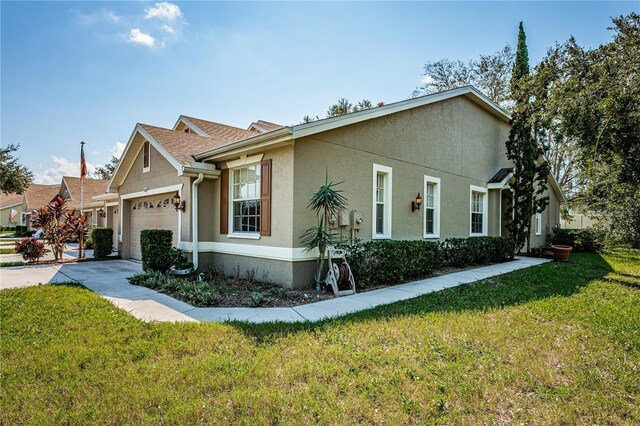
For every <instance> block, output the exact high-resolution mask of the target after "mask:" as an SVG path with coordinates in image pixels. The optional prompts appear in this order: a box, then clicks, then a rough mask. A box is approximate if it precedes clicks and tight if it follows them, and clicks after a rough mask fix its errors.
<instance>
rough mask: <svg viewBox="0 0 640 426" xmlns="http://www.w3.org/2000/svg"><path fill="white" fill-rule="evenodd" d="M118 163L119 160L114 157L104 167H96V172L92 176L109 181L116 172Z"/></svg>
mask: <svg viewBox="0 0 640 426" xmlns="http://www.w3.org/2000/svg"><path fill="white" fill-rule="evenodd" d="M119 162H120V159H119V158H118V157H116V156H115V155H114V156H112V157H111V161H110V162H108V163H107V164H105V165H104V166H98V167H96V170H95V171H94V172H93V174H94V175H95V177H96V178H98V179H106V180H109V179H111V177H112V176H113V173H114V172H115V171H116V168H117V167H118V163H119Z"/></svg>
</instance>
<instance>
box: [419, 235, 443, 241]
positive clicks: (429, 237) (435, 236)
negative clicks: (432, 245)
mask: <svg viewBox="0 0 640 426" xmlns="http://www.w3.org/2000/svg"><path fill="white" fill-rule="evenodd" d="M422 238H424V239H427V240H429V239H431V240H434V239H440V234H426V235H423V236H422Z"/></svg>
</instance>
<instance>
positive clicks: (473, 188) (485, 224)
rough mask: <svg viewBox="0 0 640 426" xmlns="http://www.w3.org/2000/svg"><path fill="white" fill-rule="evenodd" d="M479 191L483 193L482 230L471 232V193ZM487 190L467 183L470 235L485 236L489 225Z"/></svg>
mask: <svg viewBox="0 0 640 426" xmlns="http://www.w3.org/2000/svg"><path fill="white" fill-rule="evenodd" d="M474 192H479V193H481V194H484V196H483V197H482V232H471V229H472V220H471V218H472V217H473V193H474ZM488 195H489V191H488V190H487V188H483V187H481V186H475V185H469V236H470V237H486V236H487V235H488V229H487V228H488V226H489V214H488V213H489V196H488Z"/></svg>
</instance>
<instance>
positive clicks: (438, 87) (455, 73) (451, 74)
mask: <svg viewBox="0 0 640 426" xmlns="http://www.w3.org/2000/svg"><path fill="white" fill-rule="evenodd" d="M513 58H514V53H513V49H512V47H511V46H510V45H508V44H507V45H506V46H504V47H503V48H502V49H500V50H498V51H497V52H494V53H491V54H488V55H480V58H479V59H478V60H470V61H468V62H463V61H460V60H450V59H440V60H437V61H429V62H427V63H426V64H425V66H424V74H423V83H422V85H420V86H419V87H417V88H416V89H415V90H414V91H413V94H412V97H416V96H422V95H427V94H430V93H436V92H442V91H444V90H450V89H455V88H458V87H462V86H467V85H473V86H474V87H476V88H477V89H478V90H480V91H481V92H482V93H484V94H485V95H486V96H487V97H488V98H489V99H491V100H492V101H494V102H495V103H496V104H498V105H500V106H501V107H503V108H505V109H510V108H511V104H512V102H511V91H510V87H509V81H510V79H511V71H512V66H513Z"/></svg>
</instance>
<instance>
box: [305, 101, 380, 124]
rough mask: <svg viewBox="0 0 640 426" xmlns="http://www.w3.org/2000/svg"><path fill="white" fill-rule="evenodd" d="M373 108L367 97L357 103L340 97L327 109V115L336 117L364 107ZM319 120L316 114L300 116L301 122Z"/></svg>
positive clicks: (362, 109)
mask: <svg viewBox="0 0 640 426" xmlns="http://www.w3.org/2000/svg"><path fill="white" fill-rule="evenodd" d="M369 108H373V104H372V103H371V101H370V100H368V99H363V100H361V101H360V102H358V103H357V104H355V105H354V104H352V103H351V102H350V101H349V99H347V98H340V99H338V102H336V103H335V104H333V105H331V106H330V107H329V108H328V109H327V117H326V118H331V117H338V116H340V115H345V114H350V113H352V112H358V111H364V110H365V109H369ZM317 120H320V117H318V116H317V115H316V116H315V117H311V116H310V115H305V116H304V117H302V123H303V124H306V123H312V122H314V121H317Z"/></svg>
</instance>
